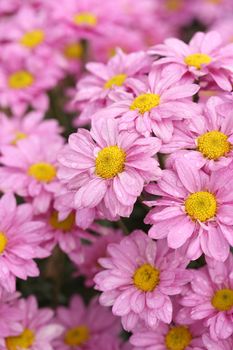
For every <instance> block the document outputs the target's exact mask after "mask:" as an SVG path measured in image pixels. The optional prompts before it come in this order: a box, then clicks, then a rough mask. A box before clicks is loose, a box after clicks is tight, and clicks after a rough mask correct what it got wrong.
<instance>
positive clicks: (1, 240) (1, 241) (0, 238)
mask: <svg viewBox="0 0 233 350" xmlns="http://www.w3.org/2000/svg"><path fill="white" fill-rule="evenodd" d="M6 245H7V237H6V235H5V234H4V233H3V232H0V254H2V253H3V252H4V250H5V248H6Z"/></svg>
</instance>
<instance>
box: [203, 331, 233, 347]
mask: <svg viewBox="0 0 233 350" xmlns="http://www.w3.org/2000/svg"><path fill="white" fill-rule="evenodd" d="M203 343H204V345H205V347H206V349H207V350H232V349H233V338H232V337H229V338H228V339H226V340H219V339H218V340H217V341H215V340H213V339H212V338H211V337H210V336H208V335H206V334H205V335H203Z"/></svg>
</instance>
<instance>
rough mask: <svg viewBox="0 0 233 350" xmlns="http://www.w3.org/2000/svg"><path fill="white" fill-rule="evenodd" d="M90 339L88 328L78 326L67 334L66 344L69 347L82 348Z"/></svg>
mask: <svg viewBox="0 0 233 350" xmlns="http://www.w3.org/2000/svg"><path fill="white" fill-rule="evenodd" d="M89 338H90V333H89V329H88V328H87V327H86V326H78V327H74V328H71V329H69V330H68V331H67V332H66V334H65V338H64V342H65V344H66V345H69V346H80V345H83V344H85V343H86V342H87V341H88V339H89Z"/></svg>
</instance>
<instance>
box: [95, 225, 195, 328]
mask: <svg viewBox="0 0 233 350" xmlns="http://www.w3.org/2000/svg"><path fill="white" fill-rule="evenodd" d="M107 253H108V255H107V257H106V258H101V259H99V263H100V264H101V265H102V266H103V268H104V270H103V271H101V272H99V273H98V274H97V275H96V276H95V279H94V281H95V283H96V286H95V288H96V289H98V290H100V291H102V292H103V293H102V295H101V297H100V302H101V304H103V305H105V306H112V312H113V314H114V315H117V316H121V319H122V324H123V327H124V328H125V329H126V330H132V329H133V328H134V327H135V326H136V324H137V322H138V321H139V320H140V319H141V320H144V321H145V324H146V325H147V326H149V327H153V328H154V327H156V326H157V324H158V321H162V322H165V323H170V322H171V320H172V313H173V307H172V302H171V298H170V296H171V295H176V294H179V293H181V291H182V289H183V287H184V285H185V284H186V283H187V282H189V280H190V273H189V271H188V270H185V267H186V265H187V262H188V261H187V260H186V259H184V258H183V257H182V256H181V255H179V254H177V253H175V252H172V251H171V250H169V248H168V247H167V245H166V242H165V241H164V240H163V241H159V242H158V243H156V242H154V241H153V240H152V239H150V238H149V237H148V236H147V235H146V234H144V232H142V231H135V232H134V233H132V234H131V235H130V236H128V237H125V238H123V239H122V240H121V242H120V243H112V244H109V246H108V248H107Z"/></svg>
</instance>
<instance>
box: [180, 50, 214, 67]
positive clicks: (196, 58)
mask: <svg viewBox="0 0 233 350" xmlns="http://www.w3.org/2000/svg"><path fill="white" fill-rule="evenodd" d="M211 61H212V58H211V57H210V56H209V55H206V54H205V53H193V54H191V55H188V56H186V57H185V59H184V62H185V63H186V64H187V65H188V66H192V67H195V68H197V69H201V68H202V65H203V64H209V63H210V62H211Z"/></svg>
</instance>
